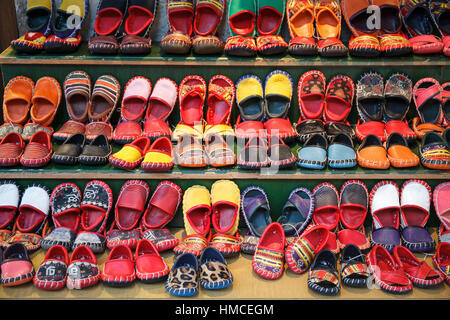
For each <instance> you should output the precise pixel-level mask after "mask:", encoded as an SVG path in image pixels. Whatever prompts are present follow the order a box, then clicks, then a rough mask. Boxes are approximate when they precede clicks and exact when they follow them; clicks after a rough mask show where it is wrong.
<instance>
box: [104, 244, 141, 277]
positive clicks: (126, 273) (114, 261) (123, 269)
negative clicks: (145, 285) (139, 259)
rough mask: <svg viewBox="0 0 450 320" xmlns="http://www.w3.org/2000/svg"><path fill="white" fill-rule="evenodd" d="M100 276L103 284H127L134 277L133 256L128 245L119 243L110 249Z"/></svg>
mask: <svg viewBox="0 0 450 320" xmlns="http://www.w3.org/2000/svg"><path fill="white" fill-rule="evenodd" d="M101 278H102V282H103V283H105V284H110V283H111V284H121V285H126V284H129V283H131V282H132V281H133V280H134V279H135V278H136V273H135V268H134V257H133V253H132V252H131V250H130V248H129V247H127V246H124V245H119V246H117V247H114V248H113V249H112V250H111V252H110V253H109V256H108V258H107V260H106V262H105V266H104V267H103V271H102V274H101Z"/></svg>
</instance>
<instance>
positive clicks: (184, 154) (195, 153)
mask: <svg viewBox="0 0 450 320" xmlns="http://www.w3.org/2000/svg"><path fill="white" fill-rule="evenodd" d="M176 160H177V164H178V165H179V166H181V167H188V168H202V167H206V166H207V165H208V158H207V155H206V152H205V148H204V146H203V145H202V143H201V142H200V141H199V140H198V139H196V138H195V137H194V136H192V135H182V136H181V137H180V139H179V140H178V144H177V146H176Z"/></svg>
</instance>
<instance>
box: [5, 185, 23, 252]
mask: <svg viewBox="0 0 450 320" xmlns="http://www.w3.org/2000/svg"><path fill="white" fill-rule="evenodd" d="M19 201H20V191H19V187H18V185H17V184H16V183H15V182H14V181H9V180H3V181H1V182H0V244H1V243H2V242H3V241H5V240H6V239H7V238H8V237H9V236H10V235H11V230H12V228H13V226H14V224H15V222H16V211H17V209H18V208H19Z"/></svg>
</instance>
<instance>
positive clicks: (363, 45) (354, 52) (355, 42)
mask: <svg viewBox="0 0 450 320" xmlns="http://www.w3.org/2000/svg"><path fill="white" fill-rule="evenodd" d="M348 51H349V53H350V55H351V56H353V57H365V58H374V57H378V56H379V55H380V54H381V48H380V41H379V40H378V38H377V37H375V36H372V35H368V34H366V35H361V36H357V37H355V36H352V37H351V38H350V41H349V43H348Z"/></svg>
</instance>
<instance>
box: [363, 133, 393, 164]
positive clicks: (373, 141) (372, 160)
mask: <svg viewBox="0 0 450 320" xmlns="http://www.w3.org/2000/svg"><path fill="white" fill-rule="evenodd" d="M356 156H357V159H358V164H359V166H360V167H363V168H370V169H387V168H389V166H390V162H389V159H388V157H387V154H386V149H384V148H383V145H382V143H381V140H380V139H379V138H378V137H377V136H375V135H373V134H369V135H368V136H367V137H366V138H365V139H364V141H363V142H362V143H361V145H360V146H359V148H358V151H357V153H356Z"/></svg>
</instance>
